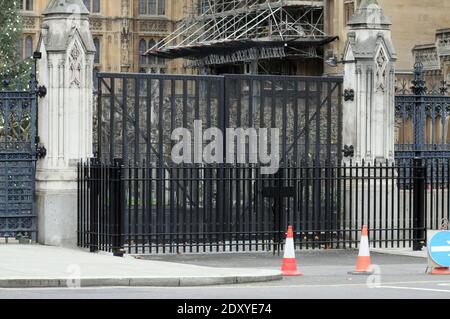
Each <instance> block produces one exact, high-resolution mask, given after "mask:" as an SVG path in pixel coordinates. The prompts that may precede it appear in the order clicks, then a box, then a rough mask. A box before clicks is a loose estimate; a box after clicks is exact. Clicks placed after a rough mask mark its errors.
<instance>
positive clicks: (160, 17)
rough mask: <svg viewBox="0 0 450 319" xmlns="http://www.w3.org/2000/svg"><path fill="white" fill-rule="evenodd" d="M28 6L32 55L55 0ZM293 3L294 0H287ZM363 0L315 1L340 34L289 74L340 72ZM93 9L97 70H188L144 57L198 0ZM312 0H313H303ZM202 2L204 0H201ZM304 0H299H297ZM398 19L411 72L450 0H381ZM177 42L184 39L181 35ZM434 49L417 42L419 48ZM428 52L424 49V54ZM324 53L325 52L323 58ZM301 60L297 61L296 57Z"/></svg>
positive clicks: (115, 3) (403, 63)
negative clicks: (348, 32) (351, 26)
mask: <svg viewBox="0 0 450 319" xmlns="http://www.w3.org/2000/svg"><path fill="white" fill-rule="evenodd" d="M19 1H21V5H22V9H23V10H22V16H23V33H24V37H23V42H22V45H21V47H20V50H21V51H22V52H23V55H24V56H30V55H31V54H32V52H33V50H34V48H35V46H36V44H37V41H38V37H39V32H40V24H41V21H42V15H41V13H42V11H43V10H44V9H45V7H46V6H47V4H48V2H49V1H53V0H19ZM283 1H285V2H288V0H283ZM361 1H362V0H323V1H318V0H315V1H314V3H319V2H320V5H322V6H323V19H322V20H323V21H322V23H321V24H322V25H323V31H324V34H326V35H327V36H329V37H338V39H336V40H334V41H333V42H331V43H329V44H325V45H324V46H323V48H322V49H321V50H318V52H320V55H321V56H320V57H319V58H313V59H305V58H299V59H298V61H297V62H296V63H291V65H292V67H293V69H292V70H284V73H286V74H304V75H322V74H340V73H342V71H343V69H342V66H341V65H338V66H337V67H331V66H329V65H328V64H327V63H325V61H326V60H327V59H328V58H329V57H333V56H335V57H336V59H337V60H340V59H341V58H342V54H343V52H344V47H345V43H346V30H347V22H348V20H349V18H350V17H351V15H352V14H353V13H354V12H355V10H356V8H357V7H358V6H359V4H360V3H361ZM84 2H85V5H86V6H87V7H88V9H89V11H90V12H91V18H90V20H91V21H90V22H91V30H92V32H93V35H94V40H95V45H96V46H97V48H98V53H97V56H96V67H95V68H96V70H97V71H105V72H164V73H186V72H187V70H189V69H186V68H185V66H186V63H184V62H183V60H182V59H178V60H175V61H170V60H167V59H164V58H158V57H152V56H143V55H142V54H143V53H145V52H146V51H148V49H149V48H151V47H153V46H154V45H155V44H158V43H161V41H162V44H164V41H163V40H164V39H166V38H170V35H171V34H172V33H173V32H174V31H176V30H177V28H179V26H180V21H181V20H182V19H183V18H186V16H187V15H190V16H194V17H195V14H194V15H193V13H192V12H191V11H192V10H189V9H190V8H193V7H195V2H196V0H84ZM300 2H301V3H305V4H306V3H311V1H300ZM193 3H194V4H193ZM199 3H201V0H199ZM295 3H299V1H295ZM378 3H379V4H380V5H381V7H382V8H383V10H384V12H385V14H386V16H387V17H389V19H390V20H391V22H392V37H393V42H394V44H395V46H396V50H397V53H398V61H397V71H398V72H400V73H402V74H407V73H408V72H410V70H411V69H412V67H413V64H414V59H415V56H417V54H418V53H414V54H413V49H414V47H415V46H416V45H421V44H429V43H435V42H436V41H435V37H436V35H435V33H436V30H441V29H444V28H447V27H449V26H450V1H443V0H426V1H424V0H396V1H392V0H378ZM176 41H183V39H177V40H176ZM428 49H429V48H427V47H424V48H422V47H416V50H415V51H414V52H419V51H421V52H425V51H426V50H428ZM421 54H422V53H421ZM322 55H323V57H322ZM293 62H295V61H293Z"/></svg>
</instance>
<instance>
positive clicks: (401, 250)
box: [370, 247, 428, 258]
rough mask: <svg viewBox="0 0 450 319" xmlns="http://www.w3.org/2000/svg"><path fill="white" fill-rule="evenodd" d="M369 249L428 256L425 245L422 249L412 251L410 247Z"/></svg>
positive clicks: (376, 251) (403, 254)
mask: <svg viewBox="0 0 450 319" xmlns="http://www.w3.org/2000/svg"><path fill="white" fill-rule="evenodd" d="M370 251H371V252H374V253H379V254H385V255H395V256H408V257H417V258H428V254H427V248H426V247H424V248H423V249H422V251H413V250H412V249H411V248H371V249H370Z"/></svg>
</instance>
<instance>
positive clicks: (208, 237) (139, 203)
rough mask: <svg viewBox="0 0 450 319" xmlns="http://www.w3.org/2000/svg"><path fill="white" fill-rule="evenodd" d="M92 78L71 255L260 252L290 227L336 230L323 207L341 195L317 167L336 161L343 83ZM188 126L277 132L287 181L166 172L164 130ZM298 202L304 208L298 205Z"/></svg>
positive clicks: (167, 133) (232, 168)
mask: <svg viewBox="0 0 450 319" xmlns="http://www.w3.org/2000/svg"><path fill="white" fill-rule="evenodd" d="M98 79H99V84H98V95H97V98H98V103H97V105H98V109H97V112H96V114H97V115H96V128H97V129H96V133H95V137H94V139H95V141H96V143H97V145H96V146H97V150H98V155H97V158H96V159H93V160H92V162H90V163H84V164H80V167H79V204H78V205H79V216H78V218H79V225H78V226H79V238H78V240H79V245H80V246H83V247H90V248H91V249H92V250H96V249H106V250H111V249H114V248H118V247H122V246H126V247H128V248H129V251H130V252H131V249H133V251H134V252H147V251H148V250H151V251H166V249H169V250H174V249H181V250H183V251H186V250H189V249H191V250H192V249H194V250H197V251H199V250H200V249H201V250H212V249H213V247H215V250H229V249H244V250H245V249H262V248H263V247H269V245H272V244H274V243H275V242H276V240H275V237H277V236H280V234H281V233H282V231H285V229H284V224H285V223H287V222H290V221H295V222H296V223H301V222H302V220H303V221H304V225H303V224H302V227H303V226H304V227H303V228H302V229H303V230H305V231H311V232H313V231H316V232H319V233H320V232H321V230H320V228H321V227H325V226H326V227H328V228H329V229H331V228H336V227H337V225H336V223H337V215H336V214H335V213H333V216H328V215H327V214H328V213H327V212H326V209H329V211H334V212H336V210H335V209H331V208H332V207H335V206H336V205H337V204H336V202H334V201H332V200H331V198H332V197H331V194H332V193H333V192H336V188H335V186H336V187H340V186H339V185H338V184H335V183H332V182H331V176H332V175H331V174H334V172H332V171H331V170H325V169H319V168H318V167H319V166H326V165H330V163H332V162H333V163H334V162H336V161H337V162H340V159H341V149H342V145H341V144H342V143H341V134H340V132H341V131H342V128H341V125H342V124H341V123H342V105H341V92H342V82H343V79H342V78H341V77H286V76H247V75H225V76H177V75H160V74H123V73H121V74H105V73H103V74H99V75H98ZM194 120H202V121H203V128H204V129H205V130H206V129H207V128H210V127H217V128H219V129H222V130H223V131H224V129H225V128H228V127H230V128H244V129H245V128H272V127H276V128H279V129H280V134H281V147H280V153H281V156H280V157H281V165H282V169H281V172H280V174H283V176H286V178H281V179H280V178H279V176H264V175H262V174H261V171H260V167H259V166H258V165H253V164H248V165H247V164H245V165H244V164H192V165H190V164H182V165H175V164H173V163H172V160H171V149H172V146H173V145H174V141H172V140H171V133H172V132H173V130H175V129H176V128H178V127H183V128H187V129H190V130H192V129H193V122H194ZM313 164H314V165H315V166H316V167H317V169H314V170H312V171H310V172H308V174H309V173H311V177H315V178H316V180H312V179H309V180H308V181H304V182H303V183H299V179H300V176H301V174H304V173H305V172H303V171H301V170H300V169H298V168H299V167H300V165H313ZM325 178H328V180H326V181H325V180H324V179H325ZM321 179H322V181H321ZM280 181H282V183H280ZM278 188H280V190H281V192H285V195H286V196H285V197H280V196H279V194H278V192H276V190H277V189H278ZM270 189H275V192H272V193H271V192H270ZM268 190H269V191H268ZM292 190H293V191H292ZM303 194H304V195H303ZM301 196H306V197H307V198H308V199H307V200H306V199H305V198H306V197H303V200H304V201H305V203H306V202H307V203H308V204H307V205H308V207H305V206H302V208H301V207H300V206H299V204H298V203H299V200H300V197H301ZM324 196H325V197H324ZM324 198H326V199H324ZM277 203H278V204H277ZM280 203H281V205H279V204H280ZM303 209H306V210H307V211H308V213H307V215H305V214H303V213H302V212H303ZM315 213H317V214H316V216H319V215H320V214H321V215H322V217H321V218H322V220H320V218H316V217H312V216H314V215H315ZM117 214H119V215H117ZM306 216H308V217H306ZM325 216H328V217H325ZM325 218H327V223H325V222H324V219H325ZM332 221H333V222H332ZM324 229H325V228H324ZM280 238H281V236H280ZM311 238H315V237H314V236H311ZM321 240H323V239H321ZM174 245H175V246H176V247H177V248H174ZM189 247H190V248H189Z"/></svg>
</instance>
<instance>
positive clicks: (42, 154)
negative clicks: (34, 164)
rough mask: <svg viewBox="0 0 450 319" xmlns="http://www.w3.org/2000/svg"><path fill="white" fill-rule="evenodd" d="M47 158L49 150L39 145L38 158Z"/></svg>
mask: <svg viewBox="0 0 450 319" xmlns="http://www.w3.org/2000/svg"><path fill="white" fill-rule="evenodd" d="M46 156H47V149H46V148H45V146H44V145H42V144H38V145H37V147H36V158H37V159H43V158H45V157H46Z"/></svg>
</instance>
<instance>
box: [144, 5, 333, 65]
mask: <svg viewBox="0 0 450 319" xmlns="http://www.w3.org/2000/svg"><path fill="white" fill-rule="evenodd" d="M323 7H324V1H323V0H308V1H293V0H189V5H188V6H186V7H185V15H184V18H183V20H182V21H180V23H179V24H178V27H177V28H176V30H175V31H174V32H173V33H171V34H170V35H169V36H167V37H166V38H164V39H162V40H161V41H159V42H158V43H157V44H156V45H155V46H153V47H152V48H150V49H149V50H148V52H147V54H150V55H155V56H161V57H164V58H169V59H175V58H185V59H189V60H190V61H191V62H190V64H191V65H190V66H196V67H201V66H208V65H221V64H229V63H236V62H247V61H255V60H264V59H273V58H283V57H286V56H301V57H309V58H315V57H319V56H320V55H319V54H318V52H317V49H318V48H321V47H323V45H324V44H326V43H329V42H331V41H333V40H334V39H335V37H330V36H328V35H326V34H325V32H324V23H323V21H324V10H323V9H324V8H323Z"/></svg>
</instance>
